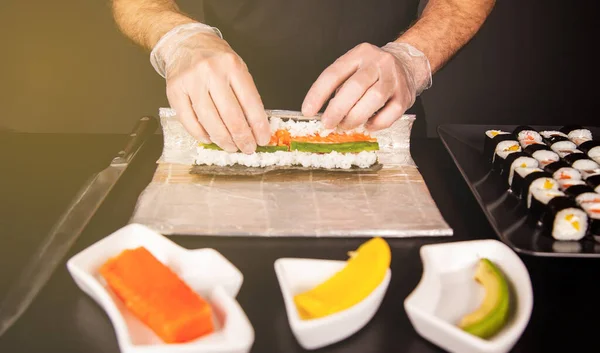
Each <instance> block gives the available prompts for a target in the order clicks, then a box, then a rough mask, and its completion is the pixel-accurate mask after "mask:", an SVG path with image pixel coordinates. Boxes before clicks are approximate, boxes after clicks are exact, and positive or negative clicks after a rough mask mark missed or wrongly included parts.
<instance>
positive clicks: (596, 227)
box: [582, 203, 600, 243]
mask: <svg viewBox="0 0 600 353" xmlns="http://www.w3.org/2000/svg"><path fill="white" fill-rule="evenodd" d="M582 208H583V210H584V211H585V213H586V214H587V216H588V218H589V226H588V234H589V235H590V236H591V237H592V238H593V239H594V240H595V241H596V242H599V243H600V203H588V204H584V205H583V206H582Z"/></svg>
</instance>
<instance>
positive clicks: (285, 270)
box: [275, 258, 392, 350]
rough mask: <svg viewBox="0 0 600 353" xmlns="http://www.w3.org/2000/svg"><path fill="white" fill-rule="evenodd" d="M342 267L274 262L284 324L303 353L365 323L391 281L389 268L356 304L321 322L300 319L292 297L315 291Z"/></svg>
mask: <svg viewBox="0 0 600 353" xmlns="http://www.w3.org/2000/svg"><path fill="white" fill-rule="evenodd" d="M345 265H346V261H333V260H317V259H295V258H281V259H278V260H276V261H275V273H276V274H277V280H278V281H279V287H280V289H281V293H282V295H283V300H284V303H285V309H286V312H287V317H288V322H289V325H290V328H291V329H292V332H293V334H294V336H295V337H296V340H297V341H298V343H299V344H300V345H301V346H302V347H303V348H304V349H307V350H313V349H318V348H321V347H324V346H328V345H330V344H333V343H336V342H339V341H342V340H344V339H346V338H348V337H350V336H351V335H353V334H355V333H356V332H358V331H359V330H360V329H362V328H363V327H364V326H365V325H366V324H367V323H369V321H370V320H371V319H372V318H373V316H374V315H375V313H376V312H377V310H378V309H379V306H380V305H381V301H382V300H383V297H384V296H385V293H386V291H387V288H388V285H389V283H390V280H391V277H392V272H391V270H390V269H389V268H388V270H387V272H386V275H385V277H384V280H383V281H382V282H381V284H380V285H379V286H378V287H377V288H375V290H374V291H373V292H371V294H369V296H367V297H366V298H365V299H364V300H362V301H361V302H359V303H358V304H356V305H354V306H352V307H350V308H348V309H346V310H344V311H341V312H339V313H336V314H332V315H329V316H327V317H323V318H318V319H312V320H303V319H301V318H300V316H299V314H298V310H297V309H296V305H295V304H294V295H296V294H298V293H301V292H303V291H305V290H308V289H310V288H313V287H315V286H316V285H318V284H319V283H321V282H323V281H325V280H326V279H327V278H329V277H331V276H333V275H334V274H335V273H336V272H338V271H340V270H341V269H342V268H343V267H344V266H345Z"/></svg>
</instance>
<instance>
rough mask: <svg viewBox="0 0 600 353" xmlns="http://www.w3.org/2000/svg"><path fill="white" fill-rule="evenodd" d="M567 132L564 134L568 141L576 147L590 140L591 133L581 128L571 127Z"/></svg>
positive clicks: (578, 126)
mask: <svg viewBox="0 0 600 353" xmlns="http://www.w3.org/2000/svg"><path fill="white" fill-rule="evenodd" d="M570 129H571V130H570V131H569V132H565V133H566V134H567V136H568V137H569V140H571V141H573V142H574V143H575V144H576V145H577V146H579V145H581V144H583V143H585V142H587V141H591V140H592V132H591V131H590V130H588V129H586V128H584V127H583V126H580V125H572V126H571V127H570Z"/></svg>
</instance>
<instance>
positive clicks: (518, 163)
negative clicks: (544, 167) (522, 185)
mask: <svg viewBox="0 0 600 353" xmlns="http://www.w3.org/2000/svg"><path fill="white" fill-rule="evenodd" d="M538 164H539V162H538V161H537V160H535V159H534V158H531V157H519V158H517V159H515V161H514V162H513V163H512V164H511V166H510V171H509V174H508V185H511V184H512V180H513V176H514V174H515V168H537V167H538Z"/></svg>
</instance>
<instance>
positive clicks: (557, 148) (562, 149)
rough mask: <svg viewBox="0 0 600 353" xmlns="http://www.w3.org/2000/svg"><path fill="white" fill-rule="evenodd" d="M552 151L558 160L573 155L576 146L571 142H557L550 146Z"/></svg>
mask: <svg viewBox="0 0 600 353" xmlns="http://www.w3.org/2000/svg"><path fill="white" fill-rule="evenodd" d="M550 148H551V149H552V151H554V152H556V153H557V154H558V155H559V156H560V158H564V157H565V156H567V155H569V154H571V153H573V152H574V151H576V150H577V145H575V143H574V142H572V141H558V142H554V143H553V144H551V145H550Z"/></svg>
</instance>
